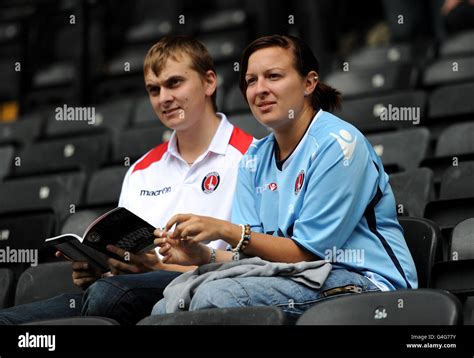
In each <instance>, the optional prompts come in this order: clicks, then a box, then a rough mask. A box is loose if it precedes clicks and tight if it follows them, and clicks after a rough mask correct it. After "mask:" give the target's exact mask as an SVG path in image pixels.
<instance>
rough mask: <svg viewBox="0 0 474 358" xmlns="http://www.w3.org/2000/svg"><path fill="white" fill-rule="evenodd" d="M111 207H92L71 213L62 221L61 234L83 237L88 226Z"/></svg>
mask: <svg viewBox="0 0 474 358" xmlns="http://www.w3.org/2000/svg"><path fill="white" fill-rule="evenodd" d="M110 209H111V208H110V207H104V208H90V209H79V210H77V211H76V212H75V213H74V215H70V216H69V217H68V218H67V219H66V220H64V222H63V223H62V226H61V230H60V235H63V234H69V233H72V234H76V235H79V236H80V237H82V236H83V235H84V232H85V231H86V229H87V227H88V226H89V225H90V224H91V223H92V222H93V221H94V220H95V219H97V218H98V217H99V216H101V215H102V214H105V213H106V212H107V211H109V210H110Z"/></svg>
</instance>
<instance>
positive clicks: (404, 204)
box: [389, 168, 434, 217]
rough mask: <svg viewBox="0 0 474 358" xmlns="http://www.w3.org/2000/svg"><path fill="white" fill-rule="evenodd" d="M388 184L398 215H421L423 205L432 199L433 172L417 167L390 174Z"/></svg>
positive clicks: (423, 208)
mask: <svg viewBox="0 0 474 358" xmlns="http://www.w3.org/2000/svg"><path fill="white" fill-rule="evenodd" d="M389 183H390V186H391V187H392V190H393V194H394V195H395V200H396V203H397V213H398V214H399V215H410V216H416V217H423V212H424V210H425V205H426V204H427V203H428V202H429V201H430V200H433V199H434V188H433V172H432V171H431V170H430V169H428V168H418V169H414V170H411V171H408V172H403V173H395V174H391V175H390V179H389Z"/></svg>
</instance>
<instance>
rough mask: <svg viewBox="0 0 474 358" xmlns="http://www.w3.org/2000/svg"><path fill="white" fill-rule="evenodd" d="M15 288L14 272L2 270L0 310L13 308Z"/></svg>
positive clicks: (0, 272)
mask: <svg viewBox="0 0 474 358" xmlns="http://www.w3.org/2000/svg"><path fill="white" fill-rule="evenodd" d="M14 286H15V277H14V274H13V271H12V270H10V269H7V268H3V269H0V309H2V308H7V307H10V306H11V303H12V301H13V291H14Z"/></svg>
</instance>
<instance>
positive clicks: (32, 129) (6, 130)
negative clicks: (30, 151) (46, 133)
mask: <svg viewBox="0 0 474 358" xmlns="http://www.w3.org/2000/svg"><path fill="white" fill-rule="evenodd" d="M42 122H43V117H42V116H41V114H39V113H35V114H30V115H27V116H22V117H21V118H19V119H18V120H17V121H15V122H11V123H1V122H0V143H1V144H20V145H23V144H26V143H31V142H32V141H33V140H34V139H36V138H38V137H39V135H40V133H41V126H42Z"/></svg>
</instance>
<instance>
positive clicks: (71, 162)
mask: <svg viewBox="0 0 474 358" xmlns="http://www.w3.org/2000/svg"><path fill="white" fill-rule="evenodd" d="M108 147H109V137H108V136H107V135H106V134H98V135H94V136H83V137H71V138H64V139H54V140H48V141H43V142H38V143H34V144H32V145H30V146H27V147H25V148H24V149H23V150H21V151H20V152H19V153H18V157H19V158H20V160H21V162H20V165H15V166H14V167H13V170H12V175H14V176H25V175H32V174H46V173H48V172H59V171H68V170H83V171H85V172H89V171H91V170H94V169H95V168H97V167H98V166H100V165H101V164H102V163H105V162H106V161H107V157H108Z"/></svg>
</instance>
